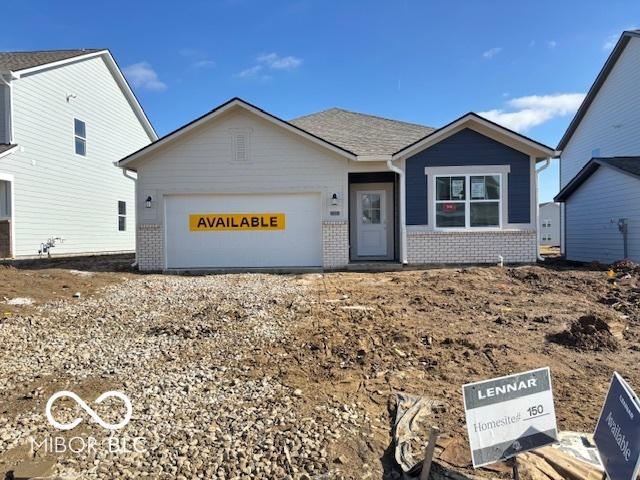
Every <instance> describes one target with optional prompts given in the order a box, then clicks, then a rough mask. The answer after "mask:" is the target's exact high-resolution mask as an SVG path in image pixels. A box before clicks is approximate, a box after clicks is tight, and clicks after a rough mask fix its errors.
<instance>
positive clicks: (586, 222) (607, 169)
mask: <svg viewBox="0 0 640 480" xmlns="http://www.w3.org/2000/svg"><path fill="white" fill-rule="evenodd" d="M556 198H557V199H558V200H559V201H562V202H564V203H565V212H566V231H567V232H568V235H567V240H566V247H565V248H566V251H567V253H568V258H569V259H570V260H575V261H581V262H591V261H594V260H597V261H599V262H602V263H613V262H615V261H617V260H621V259H625V258H627V259H629V260H633V261H635V262H640V157H628V158H624V157H615V158H593V159H591V160H590V161H589V162H588V163H587V164H586V165H585V166H584V168H583V169H582V170H581V171H580V173H578V175H576V176H575V177H574V178H573V180H572V181H571V182H569V184H568V185H567V186H566V187H565V188H564V189H563V190H562V192H560V194H559V195H558V196H557V197H556Z"/></svg>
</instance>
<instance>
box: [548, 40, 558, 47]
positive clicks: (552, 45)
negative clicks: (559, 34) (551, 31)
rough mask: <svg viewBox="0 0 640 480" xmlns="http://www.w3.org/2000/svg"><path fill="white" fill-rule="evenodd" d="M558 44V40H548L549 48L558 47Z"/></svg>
mask: <svg viewBox="0 0 640 480" xmlns="http://www.w3.org/2000/svg"><path fill="white" fill-rule="evenodd" d="M557 46H558V42H556V41H555V40H549V41H548V42H547V47H549V48H556V47H557Z"/></svg>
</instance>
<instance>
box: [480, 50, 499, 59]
mask: <svg viewBox="0 0 640 480" xmlns="http://www.w3.org/2000/svg"><path fill="white" fill-rule="evenodd" d="M501 51H502V47H494V48H490V49H489V50H487V51H485V52H482V56H483V57H484V58H486V59H488V60H491V59H492V58H493V57H495V56H496V55H498V54H499V53H500V52H501Z"/></svg>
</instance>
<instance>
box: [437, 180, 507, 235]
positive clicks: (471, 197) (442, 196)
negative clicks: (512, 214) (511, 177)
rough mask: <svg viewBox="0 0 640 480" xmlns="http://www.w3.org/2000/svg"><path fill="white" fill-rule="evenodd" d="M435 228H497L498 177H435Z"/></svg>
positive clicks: (498, 210)
mask: <svg viewBox="0 0 640 480" xmlns="http://www.w3.org/2000/svg"><path fill="white" fill-rule="evenodd" d="M434 182H435V227H436V228H438V229H441V228H499V227H500V225H501V221H500V219H501V217H502V199H501V196H502V195H501V175H500V174H488V175H486V174H483V175H470V174H469V175H467V174H464V175H462V174H461V175H435V180H434Z"/></svg>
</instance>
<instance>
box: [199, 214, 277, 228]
mask: <svg viewBox="0 0 640 480" xmlns="http://www.w3.org/2000/svg"><path fill="white" fill-rule="evenodd" d="M284 228H285V215H284V213H194V214H191V215H189V230H190V231H192V232H207V231H228V230H284Z"/></svg>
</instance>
